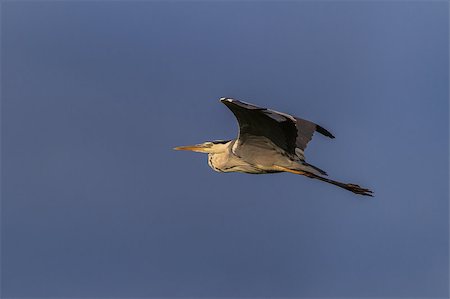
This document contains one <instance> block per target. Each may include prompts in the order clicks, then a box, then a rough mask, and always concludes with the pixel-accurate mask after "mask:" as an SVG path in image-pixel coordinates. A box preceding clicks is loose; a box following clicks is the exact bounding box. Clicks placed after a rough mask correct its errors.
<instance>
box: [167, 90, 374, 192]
mask: <svg viewBox="0 0 450 299" xmlns="http://www.w3.org/2000/svg"><path fill="white" fill-rule="evenodd" d="M220 101H221V102H222V103H223V104H225V106H227V107H228V108H229V109H230V110H231V112H233V114H234V116H235V117H236V119H237V121H238V123H239V136H238V138H237V139H233V140H226V141H224V140H219V141H208V142H204V143H201V144H197V145H189V146H179V147H175V148H174V149H175V150H188V151H194V152H200V153H207V154H208V164H209V166H210V167H211V168H212V169H214V170H215V171H218V172H243V173H251V174H266V173H277V172H290V173H294V174H300V175H304V176H306V177H309V178H312V179H317V180H321V181H323V182H326V183H329V184H333V185H335V186H338V187H341V188H343V189H346V190H349V191H351V192H353V193H356V194H360V195H365V196H373V195H372V193H373V192H372V191H371V190H369V189H366V188H362V187H360V186H358V185H356V184H349V183H341V182H338V181H335V180H331V179H328V178H326V177H325V176H327V173H326V172H325V171H323V170H322V169H320V168H318V167H316V166H313V165H311V164H308V163H306V161H305V155H304V151H305V148H306V146H307V144H308V142H309V141H310V140H311V138H312V136H313V134H314V132H318V133H320V134H322V135H324V136H326V137H329V138H334V136H333V135H332V134H331V133H330V132H328V131H327V130H326V129H324V128H322V127H321V126H319V125H317V124H315V123H312V122H310V121H307V120H304V119H301V118H298V117H295V116H292V115H289V114H286V113H281V112H278V111H274V110H271V109H267V108H261V107H258V106H255V105H253V104H249V103H246V102H242V101H238V100H235V99H231V98H221V99H220Z"/></svg>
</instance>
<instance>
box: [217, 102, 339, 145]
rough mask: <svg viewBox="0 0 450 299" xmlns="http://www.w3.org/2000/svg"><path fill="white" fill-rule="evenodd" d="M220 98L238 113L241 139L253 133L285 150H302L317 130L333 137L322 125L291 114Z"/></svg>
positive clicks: (236, 114)
mask: <svg viewBox="0 0 450 299" xmlns="http://www.w3.org/2000/svg"><path fill="white" fill-rule="evenodd" d="M220 101H221V102H222V103H224V104H225V105H226V106H227V107H228V108H229V109H230V110H231V112H233V114H234V115H235V116H236V118H237V120H238V123H239V139H240V140H242V141H244V140H245V139H246V138H248V137H249V136H251V135H253V136H265V137H267V138H269V139H270V140H271V141H272V142H273V143H275V144H276V145H277V146H279V147H280V148H282V149H283V150H285V151H286V152H288V153H291V154H296V149H297V148H298V149H301V150H302V151H303V150H304V149H305V148H306V145H307V144H308V142H309V141H310V140H311V138H312V136H313V134H314V132H315V131H317V132H319V133H321V134H323V135H325V136H327V137H330V138H334V136H333V135H332V134H331V133H330V132H328V131H327V130H325V129H324V128H322V127H321V126H319V125H316V124H315V123H312V122H310V121H307V120H304V119H301V118H297V117H294V116H292V115H289V114H285V113H281V112H277V111H274V110H270V109H267V108H261V107H258V106H255V105H252V104H249V103H245V102H241V101H238V100H234V99H230V98H221V99H220Z"/></svg>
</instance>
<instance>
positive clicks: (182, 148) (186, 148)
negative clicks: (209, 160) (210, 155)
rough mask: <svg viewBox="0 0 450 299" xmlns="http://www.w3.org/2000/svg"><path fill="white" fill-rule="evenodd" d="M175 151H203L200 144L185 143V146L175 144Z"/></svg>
mask: <svg viewBox="0 0 450 299" xmlns="http://www.w3.org/2000/svg"><path fill="white" fill-rule="evenodd" d="M173 149H174V150H176V151H193V152H201V153H204V152H205V151H204V147H203V146H202V145H186V146H177V147H174V148H173Z"/></svg>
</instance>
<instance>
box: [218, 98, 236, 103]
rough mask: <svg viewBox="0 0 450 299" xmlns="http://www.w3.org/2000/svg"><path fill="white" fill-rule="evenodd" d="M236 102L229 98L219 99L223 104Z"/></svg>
mask: <svg viewBox="0 0 450 299" xmlns="http://www.w3.org/2000/svg"><path fill="white" fill-rule="evenodd" d="M234 101H235V100H234V99H232V98H227V97H223V98H220V99H219V102H222V103H224V104H225V103H233V102H234Z"/></svg>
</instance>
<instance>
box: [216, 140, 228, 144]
mask: <svg viewBox="0 0 450 299" xmlns="http://www.w3.org/2000/svg"><path fill="white" fill-rule="evenodd" d="M230 141H231V140H215V141H213V142H212V143H214V144H225V143H228V142H230Z"/></svg>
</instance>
